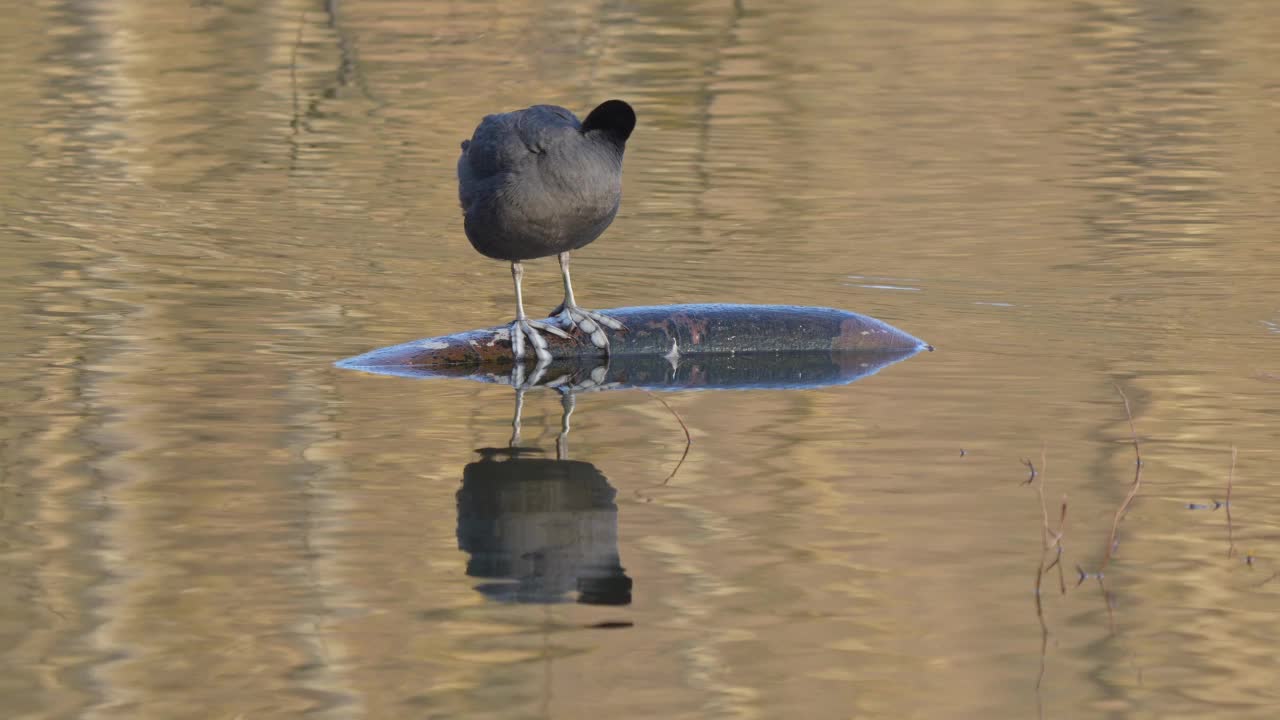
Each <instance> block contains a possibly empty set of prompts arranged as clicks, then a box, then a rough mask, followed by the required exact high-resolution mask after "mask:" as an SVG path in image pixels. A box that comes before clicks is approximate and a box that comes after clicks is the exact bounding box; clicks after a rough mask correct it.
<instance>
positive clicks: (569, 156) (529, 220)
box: [458, 100, 635, 360]
mask: <svg viewBox="0 0 1280 720" xmlns="http://www.w3.org/2000/svg"><path fill="white" fill-rule="evenodd" d="M634 127H635V113H634V112H633V111H632V109H631V107H630V106H629V105H627V104H626V103H625V102H622V101H621V100H609V101H607V102H604V103H602V104H601V105H600V106H598V107H597V108H596V109H595V110H592V111H591V113H590V114H589V115H588V116H587V119H586V120H585V121H584V122H579V121H578V118H577V117H575V116H574V114H573V113H571V112H569V111H568V110H566V109H564V108H562V107H557V106H555V105H534V106H533V107H530V108H526V109H524V110H517V111H515V112H509V113H502V114H499V115H488V116H485V118H484V119H483V120H482V121H481V122H480V125H479V126H478V127H476V129H475V132H474V133H473V134H472V137H471V139H470V140H464V141H463V142H462V155H461V157H459V158H458V198H459V200H460V201H461V204H462V211H463V216H464V219H465V220H464V228H465V230H466V234H467V239H469V240H470V241H471V245H472V246H473V247H474V248H475V249H476V250H477V251H479V252H480V253H481V254H483V255H485V256H487V257H491V258H494V259H495V260H507V261H510V262H511V263H512V275H513V276H514V277H515V282H516V310H517V318H516V323H515V326H513V329H512V344H513V345H514V346H515V350H516V355H517V357H520V356H522V355H523V344H524V343H523V340H524V337H522V336H528V337H529V339H530V340H531V341H532V342H533V345H534V348H535V350H537V351H538V357H539V359H540V360H541V359H543V358H544V355H545V356H546V357H549V355H546V350H545V345H546V343H545V341H544V340H543V339H542V338H541V337H539V336H537V333H536V332H533V330H532V329H539V330H544V331H548V332H556V329H555V328H552V327H550V326H548V325H547V324H545V323H538V322H534V321H528V320H527V319H526V318H525V317H524V308H523V301H522V299H521V297H520V277H521V274H522V272H523V271H522V268H521V266H520V262H521V261H522V260H530V259H533V258H540V257H548V256H551V255H559V257H560V266H561V271H562V274H563V276H564V285H565V301H564V303H563V307H564V312H563V313H561V315H560V317H559V320H560V321H561V323H562V324H564V325H567V326H570V327H576V328H578V329H579V330H581V331H582V332H583V333H585V334H586V335H588V336H590V337H591V339H592V341H593V342H594V343H595V344H596V345H597V346H599V347H602V348H606V349H607V348H608V337H607V336H606V335H605V333H604V331H603V329H602V327H601V326H604V327H611V328H614V329H621V324H619V323H617V321H614V320H611V319H609V318H607V317H605V316H602V315H600V314H599V313H594V312H591V311H587V310H583V309H581V308H579V307H578V306H577V305H576V304H575V302H574V298H573V289H572V286H571V284H570V281H569V255H568V253H569V252H570V251H571V250H577V249H578V248H581V247H583V246H585V245H587V244H589V243H591V242H592V241H593V240H595V239H596V238H598V237H600V235H601V233H603V232H604V231H605V229H606V228H608V227H609V224H610V223H612V222H613V219H614V217H615V216H616V215H617V213H618V205H619V203H620V202H621V200H622V155H623V151H624V150H625V147H626V141H627V138H628V137H630V135H631V131H632V130H633V129H634ZM531 328H532V329H531ZM557 334H560V333H557Z"/></svg>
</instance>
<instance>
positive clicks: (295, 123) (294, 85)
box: [289, 10, 307, 146]
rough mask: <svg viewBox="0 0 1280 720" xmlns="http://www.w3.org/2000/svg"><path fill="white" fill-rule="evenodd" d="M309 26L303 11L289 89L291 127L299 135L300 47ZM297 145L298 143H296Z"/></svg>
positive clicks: (290, 70)
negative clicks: (291, 94) (291, 100)
mask: <svg viewBox="0 0 1280 720" xmlns="http://www.w3.org/2000/svg"><path fill="white" fill-rule="evenodd" d="M306 27H307V12H306V11H305V10H303V11H302V15H301V16H299V18H298V34H297V36H296V37H295V38H294V39H293V51H292V52H291V53H290V54H289V89H290V90H291V91H292V93H293V119H292V120H291V121H289V127H291V128H293V134H294V135H297V134H298V131H299V130H300V129H301V126H302V119H301V117H302V113H301V112H300V111H299V110H298V49H299V48H300V47H302V31H303V30H305V29H306ZM295 146H296V145H295Z"/></svg>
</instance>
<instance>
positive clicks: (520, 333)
mask: <svg viewBox="0 0 1280 720" xmlns="http://www.w3.org/2000/svg"><path fill="white" fill-rule="evenodd" d="M523 277H524V266H523V265H521V264H520V263H518V262H513V263H511V279H512V280H514V281H515V284H516V321H515V322H513V323H511V352H512V354H514V355H515V357H516V362H519V361H521V360H524V339H525V338H526V337H527V338H529V342H530V343H532V344H533V351H534V354H535V355H537V357H538V365H539V366H542V365H545V364H546V363H549V362H551V351H550V350H548V349H547V339H546V338H544V337H542V335H540V334H538V331H539V330H544V331H546V332H549V333H551V334H552V335H559V336H560V337H562V338H566V339H568V337H569V334H568V333H566V332H565V331H563V330H561V329H560V328H558V327H555V326H553V325H550V324H548V323H544V322H540V321H537V320H530V319H529V318H527V317H525V314H524V296H523V294H522V293H521V291H520V280H521V279H522V278H523Z"/></svg>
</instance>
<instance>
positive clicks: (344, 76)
mask: <svg viewBox="0 0 1280 720" xmlns="http://www.w3.org/2000/svg"><path fill="white" fill-rule="evenodd" d="M338 2H339V0H325V3H324V11H325V13H326V14H327V15H328V16H329V27H330V28H331V29H332V30H333V31H334V32H336V33H337V34H338V53H339V62H338V85H340V86H342V87H346V86H347V85H349V84H351V80H352V79H353V78H354V79H355V84H356V87H357V88H359V89H360V94H361V95H363V96H364V98H365V99H366V100H368V101H369V102H372V103H374V104H377V105H381V102H380V101H379V100H378V99H377V98H376V97H374V96H373V93H372V92H370V91H369V83H368V82H367V81H366V80H365V77H364V73H363V72H361V71H360V62H359V51H358V50H357V48H356V41H355V37H354V36H353V35H352V33H351V32H349V31H348V30H347V29H346V28H345V27H344V26H343V24H342V18H341V16H340V15H339V14H338Z"/></svg>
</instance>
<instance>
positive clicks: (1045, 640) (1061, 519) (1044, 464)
mask: <svg viewBox="0 0 1280 720" xmlns="http://www.w3.org/2000/svg"><path fill="white" fill-rule="evenodd" d="M1022 462H1023V464H1024V465H1026V466H1027V467H1029V468H1031V478H1030V479H1028V480H1027V482H1030V481H1031V480H1034V479H1035V478H1036V477H1037V476H1040V483H1039V484H1038V485H1036V493H1037V495H1039V497H1040V515H1041V518H1042V521H1043V525H1042V526H1041V530H1040V564H1039V566H1038V567H1037V568H1036V589H1035V599H1036V619H1037V620H1038V621H1039V622H1040V672H1039V673H1038V674H1037V675H1036V694H1037V697H1038V696H1039V693H1040V684H1041V683H1042V682H1043V681H1044V670H1045V656H1046V654H1047V652H1048V649H1049V625H1048V623H1046V622H1045V619H1044V601H1043V599H1042V598H1041V588H1042V586H1043V584H1044V574H1045V573H1046V572H1048V571H1049V570H1051V569H1053V567H1054V566H1057V568H1058V586H1059V588H1060V592H1061V593H1063V594H1065V593H1066V592H1067V586H1066V581H1065V580H1064V579H1063V575H1062V535H1063V531H1064V529H1065V527H1066V522H1067V498H1066V496H1065V495H1064V496H1063V498H1062V509H1061V511H1060V512H1059V514H1058V529H1057V531H1054V530H1052V529H1051V528H1050V527H1049V509H1048V508H1047V507H1046V506H1045V504H1044V477H1043V473H1044V472H1045V470H1046V468H1048V467H1049V460H1048V453H1047V445H1046V443H1041V445H1040V472H1038V473H1037V472H1036V470H1035V466H1034V465H1032V463H1031V461H1030V460H1023V461H1022ZM1023 484H1024V485H1025V484H1026V483H1023ZM1054 550H1056V553H1055V554H1054V558H1053V562H1051V563H1049V564H1047V565H1046V564H1045V560H1046V558H1047V557H1048V556H1049V552H1050V551H1054Z"/></svg>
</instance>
